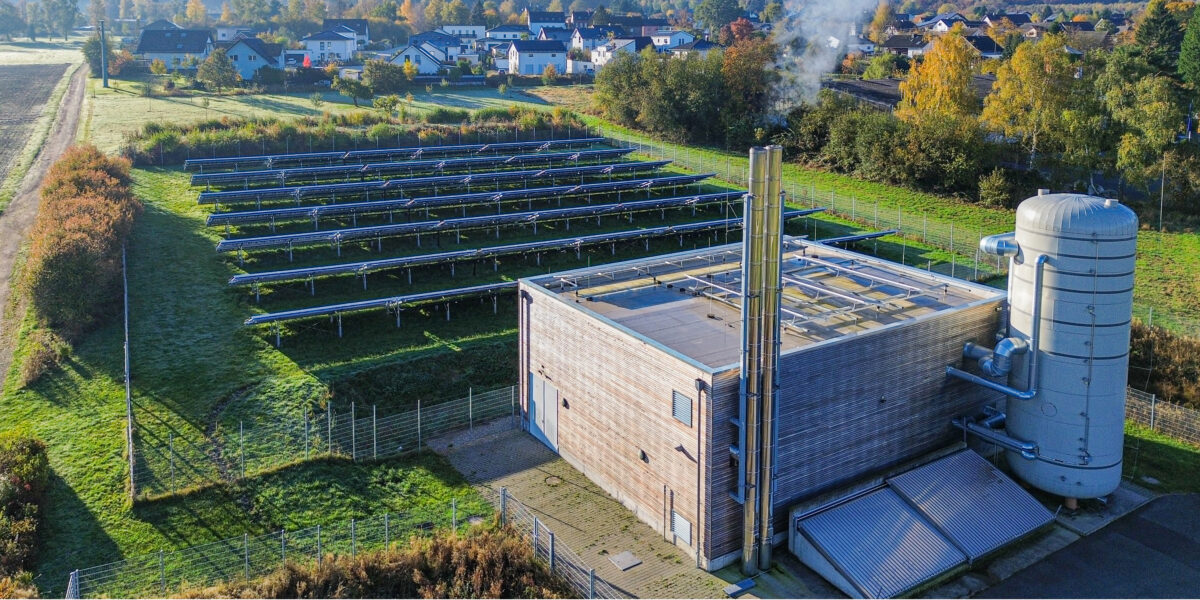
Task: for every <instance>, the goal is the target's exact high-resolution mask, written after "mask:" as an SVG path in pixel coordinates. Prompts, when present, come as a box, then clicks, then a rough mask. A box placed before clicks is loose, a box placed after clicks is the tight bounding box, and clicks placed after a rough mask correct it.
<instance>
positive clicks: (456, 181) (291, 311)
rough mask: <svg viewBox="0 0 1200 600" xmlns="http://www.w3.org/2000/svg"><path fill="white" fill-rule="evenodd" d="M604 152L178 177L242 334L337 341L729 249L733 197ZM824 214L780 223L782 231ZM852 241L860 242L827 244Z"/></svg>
mask: <svg viewBox="0 0 1200 600" xmlns="http://www.w3.org/2000/svg"><path fill="white" fill-rule="evenodd" d="M606 142H607V140H605V139H603V138H573V139H564V140H535V141H528V142H516V143H500V144H473V145H453V146H450V145H448V146H427V147H421V148H387V149H380V150H368V151H361V152H323V153H309V154H295V155H271V156H254V157H237V158H228V159H194V160H191V161H189V162H188V163H187V165H186V166H187V168H188V169H191V170H196V171H199V172H198V173H196V174H195V175H193V179H192V182H193V185H195V186H198V187H202V188H203V190H202V191H200V192H199V195H198V202H199V203H200V204H202V205H205V206H208V207H210V208H211V210H212V212H211V213H210V214H209V216H208V218H207V224H208V225H209V226H210V227H213V228H219V229H218V230H219V231H220V232H221V234H222V236H223V238H222V239H221V240H220V241H219V242H218V243H217V245H216V251H217V252H219V253H222V254H223V255H224V256H226V260H228V261H230V262H231V265H234V266H235V267H236V270H237V271H238V272H237V273H236V274H235V275H233V276H232V277H231V278H230V280H229V282H228V284H229V285H230V286H231V287H233V288H235V289H241V290H243V291H244V292H249V293H250V294H251V295H252V298H253V303H252V304H251V305H250V306H251V307H252V308H251V311H253V314H250V315H248V317H247V318H246V320H245V324H246V325H248V326H257V325H267V326H269V327H270V328H271V330H272V333H273V334H274V340H275V342H276V343H277V344H279V343H281V341H282V338H283V336H284V334H285V332H286V331H287V328H289V327H305V326H307V324H319V323H322V322H325V323H328V325H327V327H328V328H330V329H332V330H335V331H336V332H337V335H339V336H340V335H342V333H343V330H344V327H343V317H349V315H354V317H353V318H354V319H355V323H356V324H357V323H369V325H368V326H370V327H379V326H383V325H384V324H385V323H386V324H388V326H396V327H401V326H403V323H404V322H405V319H404V318H402V313H403V311H405V310H417V311H424V310H428V311H437V312H441V313H443V314H444V316H445V318H446V319H450V318H451V305H452V304H453V303H457V302H464V301H466V300H470V299H477V300H478V301H479V302H480V303H481V305H482V306H483V307H484V308H483V310H486V309H487V307H488V305H489V300H490V308H491V311H490V312H498V308H499V307H500V306H501V304H499V301H498V297H499V296H501V295H504V294H508V293H511V292H512V291H513V290H515V288H516V285H515V282H516V279H517V278H520V277H526V276H532V275H537V274H540V273H547V272H552V271H558V270H565V269H572V268H578V267H580V266H589V265H592V264H602V263H606V262H614V261H619V260H626V259H629V258H638V257H644V256H648V255H655V254H664V253H668V252H673V251H678V250H679V249H680V248H699V247H708V246H714V245H720V244H725V243H728V242H730V241H736V240H737V239H738V238H739V237H740V232H739V230H740V227H741V222H742V221H741V218H740V213H741V203H742V197H743V195H744V193H745V192H744V191H743V190H739V189H731V188H730V187H728V186H724V185H719V184H718V183H716V182H714V181H713V180H712V179H711V177H712V174H711V173H699V174H693V173H684V172H680V171H678V170H673V169H672V167H671V162H670V161H666V160H659V161H639V160H635V159H634V158H632V157H630V156H629V155H630V151H629V150H627V149H622V148H614V147H611V146H609V145H607V144H606ZM431 157H433V158H431ZM820 210H821V209H820V208H819V207H811V208H809V209H805V210H792V211H789V212H788V213H787V219H788V220H789V221H790V220H795V219H797V218H798V217H803V216H805V215H808V214H812V213H814V212H819V211H820ZM869 235H871V234H868V236H869ZM856 239H866V238H864V237H862V236H851V237H850V238H847V239H845V240H839V241H846V242H850V241H855V240H856ZM368 275H369V276H370V282H371V283H370V285H368ZM318 281H320V282H321V288H322V291H321V294H320V295H319V296H318V293H317V287H318ZM455 312H456V313H458V314H461V311H455ZM358 313H364V314H363V315H361V316H360V315H358ZM371 313H375V315H376V316H371ZM379 315H383V316H384V317H385V319H386V321H380V320H379ZM322 319H325V321H322ZM323 327H325V326H323Z"/></svg>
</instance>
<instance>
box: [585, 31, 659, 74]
mask: <svg viewBox="0 0 1200 600" xmlns="http://www.w3.org/2000/svg"><path fill="white" fill-rule="evenodd" d="M653 45H654V42H653V40H651V39H650V38H648V37H645V36H641V37H635V38H614V39H613V40H612V41H611V42H609V43H607V44H605V45H603V46H597V47H596V49H595V50H592V63H594V64H595V65H596V69H597V70H599V69H601V68H603V67H604V65H606V64H608V63H609V61H611V60H612V59H614V58H616V56H617V55H618V54H620V53H622V52H630V53H633V54H637V53H638V52H641V51H642V49H643V48H645V47H647V46H653Z"/></svg>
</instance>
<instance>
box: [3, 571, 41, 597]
mask: <svg viewBox="0 0 1200 600" xmlns="http://www.w3.org/2000/svg"><path fill="white" fill-rule="evenodd" d="M39 597H40V596H39V595H38V589H37V586H36V585H33V573H30V572H28V571H23V572H21V573H18V574H16V575H13V576H11V577H0V598H39Z"/></svg>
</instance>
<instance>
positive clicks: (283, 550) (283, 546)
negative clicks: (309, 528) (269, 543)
mask: <svg viewBox="0 0 1200 600" xmlns="http://www.w3.org/2000/svg"><path fill="white" fill-rule="evenodd" d="M279 562H280V563H281V564H282V563H285V562H287V530H286V529H280V530H279Z"/></svg>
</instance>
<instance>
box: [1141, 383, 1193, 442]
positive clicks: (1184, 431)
mask: <svg viewBox="0 0 1200 600" xmlns="http://www.w3.org/2000/svg"><path fill="white" fill-rule="evenodd" d="M1125 418H1126V419H1128V420H1130V421H1133V422H1134V423H1137V424H1138V425H1141V426H1143V427H1147V428H1149V429H1150V430H1152V431H1156V432H1158V433H1161V434H1163V435H1165V436H1167V437H1171V438H1175V439H1177V440H1180V441H1184V442H1188V443H1189V444H1194V445H1196V446H1200V411H1198V410H1195V409H1191V408H1188V407H1186V406H1180V405H1178V404H1174V403H1171V402H1164V401H1160V400H1159V399H1158V397H1157V396H1155V395H1154V394H1151V393H1148V392H1143V391H1141V390H1135V389H1133V388H1129V390H1128V391H1127V393H1126V395H1125Z"/></svg>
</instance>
